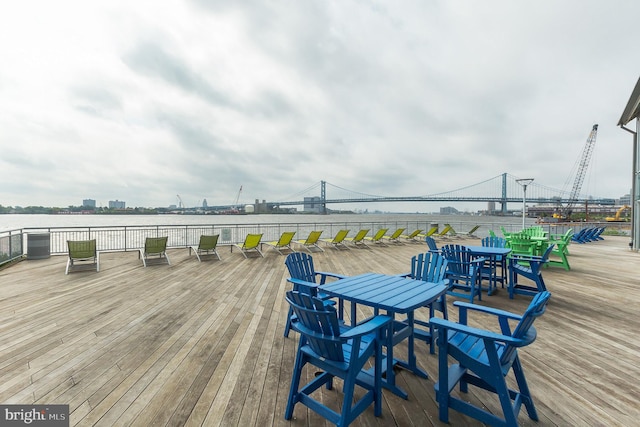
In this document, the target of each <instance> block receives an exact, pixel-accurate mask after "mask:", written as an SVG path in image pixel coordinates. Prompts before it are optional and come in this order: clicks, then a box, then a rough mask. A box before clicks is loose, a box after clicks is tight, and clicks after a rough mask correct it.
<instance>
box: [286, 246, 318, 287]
mask: <svg viewBox="0 0 640 427" xmlns="http://www.w3.org/2000/svg"><path fill="white" fill-rule="evenodd" d="M284 265H286V266H287V269H288V270H289V275H290V276H291V277H292V278H294V279H298V280H304V281H305V282H312V283H315V282H316V270H315V269H314V267H313V257H312V256H311V255H309V254H307V253H305V252H292V253H290V254H289V255H287V258H286V259H285V260H284Z"/></svg>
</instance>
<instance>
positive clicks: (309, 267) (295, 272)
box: [284, 252, 346, 337]
mask: <svg viewBox="0 0 640 427" xmlns="http://www.w3.org/2000/svg"><path fill="white" fill-rule="evenodd" d="M284 264H285V265H286V266H287V269H288V270H289V275H290V276H291V277H290V278H289V279H287V281H288V282H290V283H291V284H292V285H293V290H294V291H300V292H304V293H307V294H309V295H312V296H317V297H318V298H320V299H321V300H323V301H325V304H327V305H335V302H334V301H332V300H330V299H329V298H330V297H329V296H328V295H326V294H324V293H322V292H318V287H317V285H323V284H324V283H325V282H326V280H327V277H333V278H335V279H344V278H345V277H346V276H343V275H341V274H336V273H328V272H325V271H316V270H315V268H314V267H313V257H312V256H311V255H309V254H307V253H304V252H293V253H290V254H289V255H287V258H286V259H285V261H284ZM318 277H320V283H317V279H318ZM339 313H340V320H342V318H343V313H344V301H342V300H341V301H339ZM294 320H296V319H295V316H294V315H293V310H292V309H291V307H289V313H288V314H287V323H286V325H285V327H284V336H285V337H288V336H289V330H290V329H291V322H292V321H294Z"/></svg>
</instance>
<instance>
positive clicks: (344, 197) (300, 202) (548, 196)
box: [210, 173, 615, 212]
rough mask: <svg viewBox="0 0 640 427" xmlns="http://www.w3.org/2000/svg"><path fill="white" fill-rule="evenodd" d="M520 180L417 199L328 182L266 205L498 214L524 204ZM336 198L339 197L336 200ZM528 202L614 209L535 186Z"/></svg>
mask: <svg viewBox="0 0 640 427" xmlns="http://www.w3.org/2000/svg"><path fill="white" fill-rule="evenodd" d="M517 179H518V178H517V177H515V176H513V175H510V174H508V173H503V174H501V175H498V176H495V177H493V178H490V179H487V180H485V181H482V182H478V183H475V184H472V185H468V186H465V187H462V188H458V189H455V190H451V191H446V192H441V193H436V194H429V195H416V196H383V195H374V194H366V193H362V192H357V191H353V190H348V189H345V188H343V187H339V186H337V185H333V184H331V183H328V182H326V181H320V182H319V183H316V184H314V185H312V186H311V187H309V188H306V189H304V190H302V191H300V192H298V193H296V194H294V195H292V196H289V197H288V198H286V199H284V200H279V201H266V202H264V203H266V205H267V206H268V207H269V208H281V207H283V206H304V205H306V206H309V205H313V206H318V205H319V206H321V211H322V212H326V207H327V205H332V204H341V203H351V204H359V203H380V202H396V203H397V202H485V203H488V202H495V203H497V204H500V205H501V209H499V211H502V212H506V211H507V203H517V202H520V203H522V199H523V188H522V186H521V185H520V184H519V183H518V182H517ZM334 194H336V195H337V196H333V195H334ZM526 198H527V202H529V203H536V204H542V203H546V204H554V205H556V206H558V207H561V206H567V205H579V204H584V203H586V202H588V203H589V204H594V205H605V206H612V205H614V204H615V200H614V199H594V198H591V197H589V196H586V195H575V194H572V193H571V192H570V191H565V190H558V189H555V188H551V187H547V186H545V185H543V184H539V183H537V182H535V181H534V182H533V183H531V184H529V185H528V186H527V195H526ZM210 208H211V209H227V208H229V206H215V207H213V206H212V207H210Z"/></svg>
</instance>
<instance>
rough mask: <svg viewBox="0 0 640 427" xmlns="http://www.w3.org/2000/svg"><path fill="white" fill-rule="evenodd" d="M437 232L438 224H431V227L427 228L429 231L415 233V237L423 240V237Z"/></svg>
mask: <svg viewBox="0 0 640 427" xmlns="http://www.w3.org/2000/svg"><path fill="white" fill-rule="evenodd" d="M437 232H438V226H437V225H434V226H432V227H431V228H430V229H429V231H427V232H426V233H420V234H418V235H417V237H418V238H419V239H420V240H424V239H425V238H427V237H431V236H433V235H434V234H436V233H437Z"/></svg>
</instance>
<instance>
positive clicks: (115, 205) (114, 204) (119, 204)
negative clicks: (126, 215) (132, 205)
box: [109, 200, 127, 209]
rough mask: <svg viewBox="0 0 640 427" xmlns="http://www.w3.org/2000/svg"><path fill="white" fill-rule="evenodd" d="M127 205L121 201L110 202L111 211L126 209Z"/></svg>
mask: <svg viewBox="0 0 640 427" xmlns="http://www.w3.org/2000/svg"><path fill="white" fill-rule="evenodd" d="M126 207H127V206H126V203H125V202H121V201H120V200H109V209H126Z"/></svg>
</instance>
